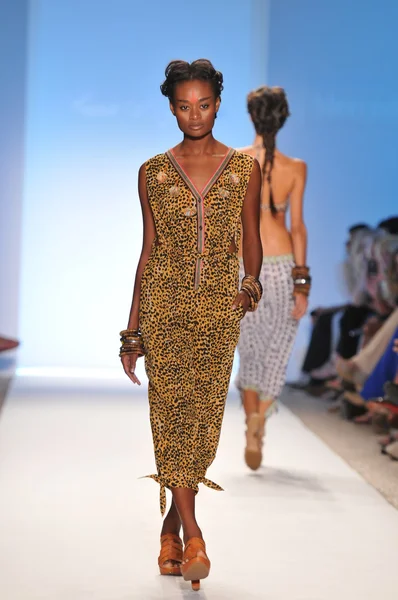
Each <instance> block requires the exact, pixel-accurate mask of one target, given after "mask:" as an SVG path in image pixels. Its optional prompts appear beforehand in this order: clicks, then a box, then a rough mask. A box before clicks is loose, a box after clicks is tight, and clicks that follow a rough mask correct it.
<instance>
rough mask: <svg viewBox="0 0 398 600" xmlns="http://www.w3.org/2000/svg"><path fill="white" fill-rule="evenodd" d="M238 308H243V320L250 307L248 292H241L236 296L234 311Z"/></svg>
mask: <svg viewBox="0 0 398 600" xmlns="http://www.w3.org/2000/svg"><path fill="white" fill-rule="evenodd" d="M238 306H241V307H242V308H243V314H242V318H243V317H244V316H245V314H246V313H247V310H248V308H249V306H250V300H249V296H248V295H247V294H246V292H239V294H237V295H236V297H235V300H234V303H233V305H232V309H233V310H236V309H237V308H238Z"/></svg>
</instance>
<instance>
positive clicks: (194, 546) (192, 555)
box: [181, 537, 210, 592]
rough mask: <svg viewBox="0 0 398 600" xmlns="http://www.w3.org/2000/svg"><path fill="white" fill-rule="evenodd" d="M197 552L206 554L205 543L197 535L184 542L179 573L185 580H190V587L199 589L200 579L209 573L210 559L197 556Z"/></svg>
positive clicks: (195, 589)
mask: <svg viewBox="0 0 398 600" xmlns="http://www.w3.org/2000/svg"><path fill="white" fill-rule="evenodd" d="M199 552H203V554H205V555H206V544H205V542H204V540H202V539H201V538H198V537H193V538H190V539H189V540H188V541H187V543H186V544H185V548H184V556H183V559H182V563H181V574H182V576H183V578H184V579H185V581H190V582H191V585H192V589H193V590H194V591H195V592H197V591H198V590H199V589H200V580H201V579H205V578H206V577H207V576H208V575H209V573H210V561H209V559H208V558H207V555H206V556H198V553H199Z"/></svg>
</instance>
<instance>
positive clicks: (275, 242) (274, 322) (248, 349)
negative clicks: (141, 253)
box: [236, 87, 311, 470]
mask: <svg viewBox="0 0 398 600" xmlns="http://www.w3.org/2000/svg"><path fill="white" fill-rule="evenodd" d="M247 106H248V111H249V115H250V117H251V120H252V122H253V125H254V129H255V132H256V135H255V138H254V142H253V144H252V145H251V146H249V147H247V148H244V149H243V150H242V151H243V152H245V153H247V154H248V155H250V156H252V157H254V158H256V159H257V160H258V161H259V163H260V166H261V170H262V178H263V184H262V191H261V219H260V232H261V243H262V249H263V257H264V258H263V264H262V268H261V275H260V281H261V283H262V285H263V287H264V298H263V300H262V301H261V304H260V306H259V310H258V311H257V312H256V313H255V314H254V313H253V314H250V315H248V316H247V317H246V319H245V320H244V322H242V327H241V336H240V339H239V344H238V351H239V371H238V375H237V378H236V385H237V387H238V389H239V391H240V393H241V397H242V400H243V406H244V410H245V416H246V448H245V460H246V463H247V465H248V466H249V467H250V468H251V469H253V470H256V469H258V468H259V466H260V465H261V461H262V446H263V437H264V432H265V424H266V419H267V418H268V417H269V416H270V415H271V414H272V412H273V411H274V410H275V409H276V406H277V404H276V402H277V399H278V397H279V395H280V393H281V390H282V387H283V385H284V383H285V377H286V367H287V363H288V360H289V356H290V353H291V350H292V346H293V342H294V338H295V335H296V330H297V325H298V321H299V319H301V317H302V316H303V315H304V314H305V312H306V310H307V304H308V294H309V290H310V285H311V277H310V274H309V268H308V267H307V266H306V251H307V231H306V227H305V224H304V221H303V196H304V189H305V185H306V174H307V168H306V164H305V162H303V161H302V160H299V159H297V158H291V157H289V156H286V155H285V154H282V152H280V151H279V150H278V149H277V148H276V136H277V133H278V131H279V130H280V129H281V127H282V126H283V125H284V123H285V121H286V119H287V117H288V116H289V107H288V103H287V99H286V94H285V92H284V90H283V89H282V88H279V87H272V88H269V87H260V88H258V89H257V90H254V91H252V92H251V93H250V94H249V95H248V99H247ZM289 205H290V231H289V229H288V227H287V223H286V213H287V211H288V208H289ZM244 242H245V233H243V246H242V248H244ZM243 276H244V268H243V263H241V277H243Z"/></svg>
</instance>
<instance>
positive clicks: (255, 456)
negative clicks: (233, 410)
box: [245, 413, 263, 471]
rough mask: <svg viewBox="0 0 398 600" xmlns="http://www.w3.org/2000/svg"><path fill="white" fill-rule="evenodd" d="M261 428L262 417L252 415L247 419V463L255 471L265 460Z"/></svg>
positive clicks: (256, 414)
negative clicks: (263, 459) (262, 449)
mask: <svg viewBox="0 0 398 600" xmlns="http://www.w3.org/2000/svg"><path fill="white" fill-rule="evenodd" d="M261 427H262V424H261V420H260V415H259V414H258V413H251V414H250V415H249V416H248V417H247V419H246V448H245V462H246V464H247V466H248V467H249V468H250V469H252V470H253V471H256V470H257V469H258V468H259V466H260V465H261V461H262V458H263V457H262V451H261V446H262V444H261V439H260V432H261Z"/></svg>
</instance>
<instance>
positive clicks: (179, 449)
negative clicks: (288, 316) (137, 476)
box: [122, 60, 262, 580]
mask: <svg viewBox="0 0 398 600" xmlns="http://www.w3.org/2000/svg"><path fill="white" fill-rule="evenodd" d="M161 89H162V92H163V93H164V94H165V95H166V96H167V97H168V98H169V100H170V108H171V111H172V113H173V114H174V115H175V117H176V119H177V122H178V126H179V128H180V130H181V131H182V132H183V133H184V140H183V142H182V143H181V144H179V145H178V146H176V147H175V148H173V149H172V150H169V151H168V152H166V153H164V154H159V155H157V156H154V157H153V158H151V159H149V160H148V161H146V163H145V164H144V165H143V166H142V167H141V169H140V174H139V192H140V199H141V205H142V211H143V219H144V243H143V250H142V254H141V258H140V261H139V264H138V268H137V275H136V282H135V288H134V296H133V303H132V308H131V313H130V319H129V324H128V328H129V329H137V328H138V325H139V327H140V330H141V335H142V341H143V344H144V347H145V352H146V354H145V368H146V373H147V376H148V380H149V385H148V393H149V406H150V420H151V428H152V435H153V444H154V451H155V460H156V467H157V472H156V473H155V474H153V475H150V476H149V477H152V479H154V480H155V481H156V482H158V483H159V485H160V506H161V512H162V515H163V514H164V513H165V509H166V493H165V490H166V489H169V490H171V492H172V498H173V501H172V504H171V507H170V510H169V512H168V514H167V516H166V518H165V520H164V523H163V529H162V537H161V541H162V551H161V555H160V557H159V566H160V570H161V573H164V574H167V573H170V574H179V572H180V569H181V572H182V574H183V575H184V578H185V579H191V580H192V579H200V578H203V577H205V576H207V573H208V569H209V567H210V563H209V562H208V559H207V556H206V553H205V546H204V542H203V539H202V532H201V530H200V528H199V526H198V524H197V522H196V518H195V495H196V493H197V492H198V486H199V484H200V483H203V484H205V485H206V486H208V487H210V488H212V489H216V490H221V489H222V488H221V487H220V486H219V485H218V484H216V483H213V482H212V481H210V480H209V479H207V478H206V472H207V469H208V468H209V466H210V465H211V463H212V462H213V460H214V457H215V455H216V451H217V447H218V442H219V437H220V430H221V424H222V420H223V414H224V406H225V401H226V396H227V392H228V385H229V380H230V375H231V369H232V362H233V357H234V351H235V348H236V345H237V342H238V338H239V331H240V322H241V319H242V317H243V316H244V314H245V313H246V310H247V309H248V307H249V298H248V296H247V294H246V293H245V292H243V291H240V292H239V259H238V248H239V244H240V237H241V228H242V226H243V230H244V232H245V235H246V239H247V242H246V244H244V246H243V258H244V261H245V265H246V272H247V273H249V274H251V275H253V276H254V277H255V278H257V277H258V275H259V272H260V267H261V258H262V252H261V240H260V234H259V210H260V188H261V172H260V167H259V164H258V162H257V161H256V160H255V159H253V158H252V157H250V156H247V155H246V154H243V153H241V152H237V151H235V150H233V149H231V148H228V147H226V146H224V145H223V144H221V143H220V142H217V141H216V140H215V139H214V137H213V135H212V128H213V125H214V119H215V117H216V113H217V111H218V108H219V105H220V93H221V90H222V75H221V73H219V72H218V71H215V69H214V67H213V66H212V65H211V63H209V62H208V61H205V60H200V61H195V62H194V63H192V64H191V65H189V64H188V63H185V62H183V61H173V62H172V63H170V65H169V66H168V67H167V69H166V81H165V82H164V84H163V86H162V88H161ZM136 358H137V355H134V354H130V355H126V356H122V361H123V366H124V368H125V371H126V373H127V375H128V376H129V377H130V378H131V379H132V381H134V382H135V383H138V380H137V377H136V375H135V373H134V368H135V361H136ZM181 525H182V528H183V532H184V541H185V552H184V559H183V558H182V552H180V551H179V548H180V543H181V540H180V538H179V537H178V536H179V532H180V528H181ZM181 561H182V565H181Z"/></svg>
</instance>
